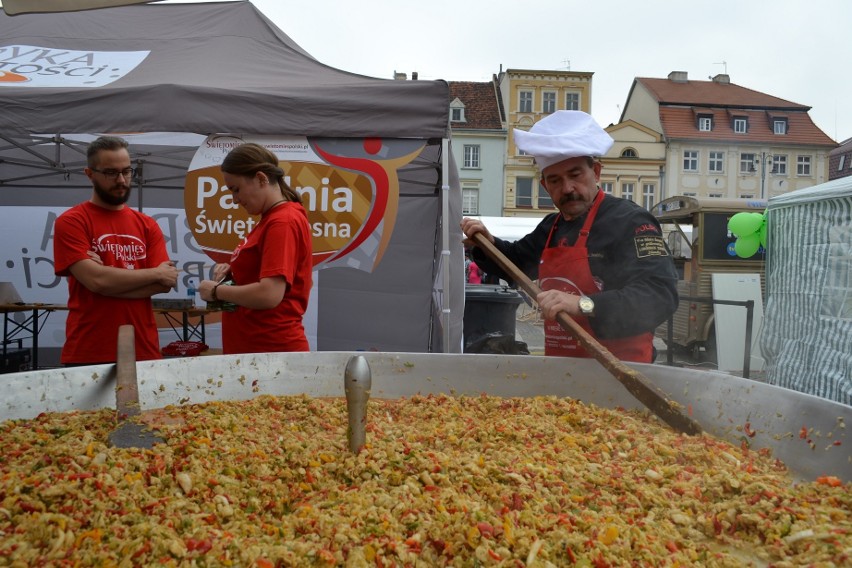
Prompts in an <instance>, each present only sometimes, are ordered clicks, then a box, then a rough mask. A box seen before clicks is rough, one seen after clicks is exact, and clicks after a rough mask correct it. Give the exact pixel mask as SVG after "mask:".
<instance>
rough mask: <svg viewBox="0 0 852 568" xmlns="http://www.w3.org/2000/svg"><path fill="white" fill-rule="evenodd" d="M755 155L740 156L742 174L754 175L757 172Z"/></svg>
mask: <svg viewBox="0 0 852 568" xmlns="http://www.w3.org/2000/svg"><path fill="white" fill-rule="evenodd" d="M755 159H756V158H755V156H754V154H740V173H741V174H753V173H754V172H755V170H756V168H755V167H754V161H755Z"/></svg>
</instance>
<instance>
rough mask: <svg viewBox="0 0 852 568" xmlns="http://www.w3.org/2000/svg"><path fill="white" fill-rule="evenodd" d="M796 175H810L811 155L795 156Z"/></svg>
mask: <svg viewBox="0 0 852 568" xmlns="http://www.w3.org/2000/svg"><path fill="white" fill-rule="evenodd" d="M796 175H797V176H809V175H811V157H810V156H797V157H796Z"/></svg>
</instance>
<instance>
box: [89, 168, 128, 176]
mask: <svg viewBox="0 0 852 568" xmlns="http://www.w3.org/2000/svg"><path fill="white" fill-rule="evenodd" d="M90 169H91V170H92V171H93V172H98V173H99V174H101V175H102V176H104V177H108V178H112V179H118V176H124V179H130V178H132V177H133V176H134V175H135V174H136V169H135V168H124V169H123V170H99V169H97V168H90Z"/></svg>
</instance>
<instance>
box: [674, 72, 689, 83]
mask: <svg viewBox="0 0 852 568" xmlns="http://www.w3.org/2000/svg"><path fill="white" fill-rule="evenodd" d="M669 81H671V82H672V83H686V82H687V81H689V78H688V75H687V72H686V71H672V72H671V73H669Z"/></svg>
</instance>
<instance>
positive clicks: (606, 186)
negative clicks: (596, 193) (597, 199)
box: [601, 181, 612, 195]
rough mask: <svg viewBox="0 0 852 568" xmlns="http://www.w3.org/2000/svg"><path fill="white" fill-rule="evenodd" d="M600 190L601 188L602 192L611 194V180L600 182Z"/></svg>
mask: <svg viewBox="0 0 852 568" xmlns="http://www.w3.org/2000/svg"><path fill="white" fill-rule="evenodd" d="M601 190H603V192H604V193H606V194H607V195H612V182H611V181H604V182H601Z"/></svg>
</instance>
